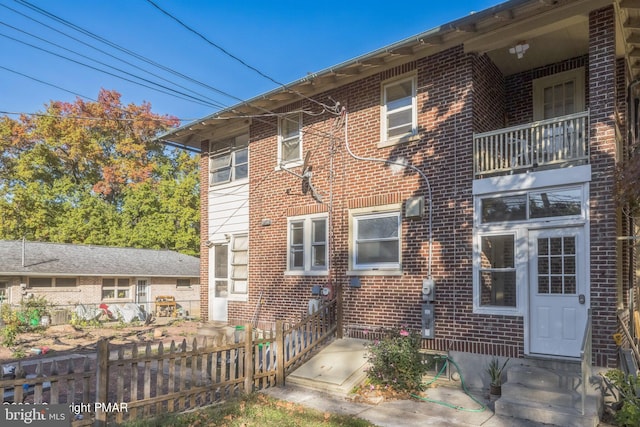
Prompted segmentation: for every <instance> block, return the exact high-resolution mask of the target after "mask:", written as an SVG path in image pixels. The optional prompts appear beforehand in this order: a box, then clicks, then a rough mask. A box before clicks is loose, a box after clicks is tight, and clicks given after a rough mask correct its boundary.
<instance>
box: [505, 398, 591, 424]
mask: <svg viewBox="0 0 640 427" xmlns="http://www.w3.org/2000/svg"><path fill="white" fill-rule="evenodd" d="M514 397H515V396H511V395H509V396H506V395H504V394H503V396H502V397H501V398H500V399H498V400H497V401H496V403H495V413H496V415H500V416H504V417H512V418H520V419H525V420H531V421H536V422H539V423H544V424H551V425H555V426H562V427H597V426H598V424H599V423H600V417H599V415H598V410H597V407H598V403H597V399H596V398H594V397H589V398H588V399H587V402H586V404H585V414H584V415H583V414H582V413H581V411H580V410H579V409H575V408H567V407H565V406H558V405H554V404H549V403H540V402H533V401H525V400H523V399H520V398H519V396H518V397H515V399H514Z"/></svg>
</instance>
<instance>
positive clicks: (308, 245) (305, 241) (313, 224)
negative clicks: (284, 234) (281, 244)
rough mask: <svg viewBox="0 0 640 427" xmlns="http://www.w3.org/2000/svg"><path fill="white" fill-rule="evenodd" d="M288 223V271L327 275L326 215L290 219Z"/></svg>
mask: <svg viewBox="0 0 640 427" xmlns="http://www.w3.org/2000/svg"><path fill="white" fill-rule="evenodd" d="M288 223H289V230H288V242H289V244H288V247H289V256H288V258H287V270H288V271H289V272H292V273H294V272H300V273H310V274H313V273H317V274H322V273H326V271H327V261H328V247H329V246H328V230H327V216H326V214H323V215H321V216H317V215H316V216H306V217H295V218H290V219H289V221H288Z"/></svg>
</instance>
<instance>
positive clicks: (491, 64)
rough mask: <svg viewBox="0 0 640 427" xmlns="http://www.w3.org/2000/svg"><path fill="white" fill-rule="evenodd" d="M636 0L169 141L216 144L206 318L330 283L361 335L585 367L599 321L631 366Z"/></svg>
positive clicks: (206, 177) (530, 18)
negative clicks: (400, 331)
mask: <svg viewBox="0 0 640 427" xmlns="http://www.w3.org/2000/svg"><path fill="white" fill-rule="evenodd" d="M624 3H625V2H622V3H618V2H611V1H595V0H592V1H554V2H551V1H543V2H540V1H515V0H514V1H509V2H506V3H503V4H501V5H499V6H496V7H493V8H491V9H488V10H485V11H481V12H477V13H475V14H472V15H470V16H468V17H466V18H462V19H460V20H457V21H454V22H451V23H448V24H445V25H442V26H439V27H437V28H435V29H433V30H430V31H427V32H425V33H423V34H420V35H418V36H416V37H412V38H410V39H406V40H403V41H400V42H398V43H395V44H393V45H391V46H387V47H385V48H382V49H380V50H378V51H375V52H372V53H370V54H367V55H364V56H362V57H358V58H355V59H353V60H350V61H348V62H345V63H343V64H340V65H338V66H336V67H332V68H329V69H327V70H324V71H321V72H318V73H315V74H311V75H309V76H307V77H305V78H303V79H301V80H299V81H296V82H294V83H292V84H290V85H288V86H287V87H286V88H284V87H283V88H279V89H276V90H274V91H272V92H270V93H268V94H265V95H262V96H260V97H257V98H255V99H253V100H250V101H247V102H246V103H243V104H240V105H237V106H234V107H233V108H230V109H228V110H225V111H222V112H219V113H216V114H214V115H212V116H209V117H205V118H203V119H201V120H199V121H198V122H197V123H194V124H192V125H188V126H185V127H184V128H180V129H178V130H176V131H173V132H171V133H169V134H167V135H165V136H163V138H164V139H165V140H168V141H172V142H174V143H178V144H184V145H187V146H191V147H195V148H198V149H200V150H201V153H202V157H201V168H202V169H201V180H202V184H203V185H202V187H201V188H202V190H201V191H202V209H203V210H202V226H201V230H202V239H201V240H202V242H203V246H202V252H201V254H202V258H201V260H202V269H201V270H202V272H203V275H202V278H201V283H202V304H203V305H202V313H203V316H204V317H206V318H208V319H210V320H219V321H229V322H238V323H242V322H245V321H247V320H249V319H253V320H255V321H257V322H265V323H270V322H273V321H275V320H276V319H291V318H294V317H296V316H298V315H299V314H300V313H302V312H306V311H307V309H308V307H309V306H311V305H312V304H311V303H310V300H311V299H312V298H315V297H313V296H312V290H313V289H314V287H315V289H317V286H321V287H322V288H325V289H326V290H327V293H328V295H327V297H334V296H335V297H337V298H339V299H340V302H341V307H342V311H343V319H344V324H343V328H344V332H345V334H346V335H348V336H352V337H365V336H366V335H367V334H368V333H369V332H370V331H372V330H374V329H376V328H381V327H391V326H396V325H400V324H403V325H408V326H409V327H412V328H415V329H420V330H422V333H423V337H424V339H423V347H424V348H425V349H428V350H433V351H437V352H442V353H447V352H448V353H455V354H460V355H471V356H472V355H478V356H488V355H492V356H501V357H511V358H523V357H535V358H542V359H544V360H555V359H561V360H576V361H578V360H580V358H581V352H582V351H583V350H584V348H585V347H584V346H585V344H586V343H585V340H584V337H585V332H586V331H588V327H589V326H590V325H592V327H593V328H592V329H593V334H592V348H593V352H592V356H593V364H594V365H595V366H600V367H613V366H616V364H617V347H616V345H615V343H614V341H613V339H612V336H613V334H614V333H616V332H618V330H619V324H618V319H617V312H618V309H620V308H624V307H628V300H627V298H628V290H629V289H630V286H631V285H632V283H631V282H632V281H633V280H634V270H633V268H634V258H633V256H634V254H633V251H632V246H631V245H629V244H627V243H622V241H621V240H618V239H617V237H619V236H626V235H627V234H629V230H630V228H631V225H632V224H631V221H630V219H629V218H627V217H625V216H624V215H623V214H622V213H621V210H620V209H618V207H617V205H616V200H615V194H614V193H615V168H616V164H618V163H619V162H620V161H622V160H624V158H625V157H626V156H628V154H629V152H628V147H629V146H630V145H631V144H632V143H634V137H633V135H634V134H635V132H630V131H631V130H632V129H635V126H636V123H637V120H636V113H635V111H636V107H635V106H636V105H637V100H638V93H637V91H636V84H635V83H633V82H634V81H635V79H636V73H637V71H638V70H637V68H636V63H635V59H634V56H633V55H632V54H631V55H630V54H629V53H628V52H633V48H634V45H633V44H634V43H636V42H635V40H640V39H639V38H638V34H636V33H635V31H636V30H634V29H633V28H634V27H633V26H632V25H628V22H635V20H637V19H638V17H637V13H638V11H637V10H636V9H634V8H629V7H626V6H625V4H624ZM627 101H629V102H627ZM271 112H276V113H278V114H277V115H275V116H274V115H273V114H271ZM220 118H227V120H224V121H223V120H218V119H220ZM629 135H631V136H629Z"/></svg>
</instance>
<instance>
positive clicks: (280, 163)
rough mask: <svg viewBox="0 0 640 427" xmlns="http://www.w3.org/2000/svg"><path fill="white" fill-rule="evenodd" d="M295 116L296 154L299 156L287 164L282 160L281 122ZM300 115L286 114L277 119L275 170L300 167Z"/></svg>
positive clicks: (301, 160)
mask: <svg viewBox="0 0 640 427" xmlns="http://www.w3.org/2000/svg"><path fill="white" fill-rule="evenodd" d="M293 116H297V118H298V152H299V154H300V156H299V157H300V158H299V159H297V160H291V161H288V162H284V161H283V160H282V142H283V141H284V137H283V136H282V122H283V121H284V120H287V119H288V118H289V117H293ZM302 153H303V151H302V113H291V114H286V115H284V116H283V117H280V118H279V119H278V158H277V164H276V168H275V170H280V169H282V168H292V167H296V166H302V164H303V158H302Z"/></svg>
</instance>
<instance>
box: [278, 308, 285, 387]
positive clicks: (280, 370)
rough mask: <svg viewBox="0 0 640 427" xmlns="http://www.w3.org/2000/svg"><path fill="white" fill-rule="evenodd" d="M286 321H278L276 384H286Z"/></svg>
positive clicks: (280, 385)
mask: <svg viewBox="0 0 640 427" xmlns="http://www.w3.org/2000/svg"><path fill="white" fill-rule="evenodd" d="M284 362H285V360H284V322H283V321H282V320H277V321H276V384H277V385H278V386H279V387H283V386H284V377H285V375H284V365H285V363H284Z"/></svg>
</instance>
